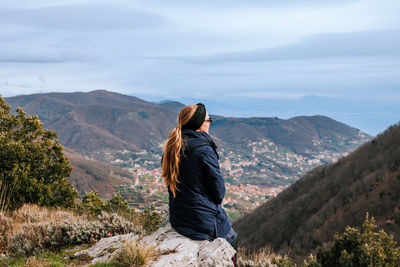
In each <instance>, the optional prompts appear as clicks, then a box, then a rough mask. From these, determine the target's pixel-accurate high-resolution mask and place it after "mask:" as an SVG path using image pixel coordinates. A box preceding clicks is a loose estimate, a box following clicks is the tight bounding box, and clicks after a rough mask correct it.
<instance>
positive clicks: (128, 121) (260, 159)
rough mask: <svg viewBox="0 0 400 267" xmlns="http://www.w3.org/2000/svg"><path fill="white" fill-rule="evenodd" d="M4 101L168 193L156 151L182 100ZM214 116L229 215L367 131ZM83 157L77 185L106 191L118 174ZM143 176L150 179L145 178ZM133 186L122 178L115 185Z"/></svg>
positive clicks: (96, 95)
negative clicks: (100, 172) (93, 165)
mask: <svg viewBox="0 0 400 267" xmlns="http://www.w3.org/2000/svg"><path fill="white" fill-rule="evenodd" d="M6 101H7V102H8V103H9V104H10V105H11V108H12V110H15V109H16V107H17V106H20V107H22V108H23V109H24V110H25V112H27V113H28V114H35V115H38V117H39V119H40V120H41V121H42V122H43V124H44V127H45V128H47V129H52V130H55V131H56V132H57V135H58V138H59V140H60V143H61V144H62V145H63V146H64V147H67V148H69V149H70V150H71V151H75V152H77V153H79V154H81V155H83V157H81V158H82V159H85V156H86V157H88V158H91V159H95V160H98V161H102V162H105V163H109V164H113V165H116V166H118V167H124V168H129V169H130V171H131V173H132V174H133V175H134V176H135V177H140V178H144V179H142V180H140V181H141V182H140V183H141V184H139V185H138V190H144V191H146V192H145V193H146V194H149V195H151V196H158V197H159V198H162V199H166V198H165V194H166V192H164V191H162V190H160V189H161V188H163V189H165V188H164V186H163V184H162V183H159V182H157V180H158V179H159V178H160V177H159V176H160V159H161V154H162V149H163V143H164V141H165V140H166V139H167V138H168V134H169V132H170V131H171V130H172V129H173V128H174V127H175V126H176V122H177V116H178V112H179V110H180V109H181V108H182V107H183V104H182V103H179V102H175V101H163V102H160V103H150V102H147V101H144V100H141V99H139V98H136V97H133V96H127V95H122V94H118V93H113V92H109V91H105V90H97V91H92V92H88V93H81V92H76V93H46V94H34V95H23V96H17V97H10V98H6ZM210 113H212V110H210ZM212 117H213V119H214V123H213V125H212V126H211V128H210V134H211V136H212V137H213V138H214V140H215V141H216V143H217V145H218V152H219V155H220V161H221V169H222V172H223V175H224V177H225V181H226V182H227V184H230V185H232V186H234V187H235V188H231V189H230V192H231V193H230V195H229V197H231V201H230V203H228V204H227V206H228V205H230V207H229V211H228V212H230V214H231V215H232V216H234V217H235V216H236V217H237V216H239V215H240V214H241V213H242V212H246V211H248V210H250V209H253V208H254V207H255V206H257V205H259V204H260V203H263V202H265V200H266V198H267V197H270V196H271V195H273V194H274V193H273V192H275V190H277V191H280V190H282V189H283V187H285V186H287V185H288V184H291V183H292V182H294V181H296V180H297V179H298V178H300V177H301V175H303V174H304V173H305V172H306V171H307V170H309V169H311V168H313V167H315V166H318V165H320V164H324V163H330V162H332V161H334V160H336V159H337V158H338V157H340V156H342V155H343V154H344V153H348V152H351V151H353V150H354V149H355V148H356V147H358V146H359V145H361V144H363V143H365V142H366V141H368V140H370V139H371V137H370V136H368V135H366V134H364V133H362V132H361V131H360V130H358V129H355V128H352V127H350V126H347V125H345V124H342V123H340V122H337V121H335V120H332V119H330V118H328V117H323V116H310V117H296V118H292V119H289V120H283V119H279V118H227V117H221V116H214V115H212ZM87 160H88V159H86V161H85V160H80V161H79V164H81V165H79V164H78V161H75V165H76V166H77V167H76V169H77V171H78V170H79V171H80V173H81V175H80V178H79V179H76V181H75V185H76V186H77V188H78V190H81V191H84V190H86V189H92V188H97V189H98V190H99V192H100V193H101V194H106V193H107V192H110V188H111V187H112V186H113V185H114V184H116V183H118V179H116V181H114V180H113V179H114V178H113V179H111V180H113V181H111V180H110V182H105V181H108V180H109V179H110V175H108V172H105V173H104V176H105V177H103V178H100V176H99V175H97V179H95V178H94V176H90V175H87V174H88V173H92V172H93V170H92V169H91V164H90V162H88V161H87ZM71 161H73V160H71ZM83 163H84V164H83ZM78 165H79V168H78ZM101 168H103V167H101ZM104 169H107V168H106V167H104ZM96 173H98V172H96ZM120 176H122V177H125V176H124V175H120ZM145 176H146V177H145ZM111 177H112V176H111ZM147 178H149V179H148V181H150V182H146V179H147ZM86 179H87V180H86ZM99 180H103V181H104V182H99ZM108 183H109V184H110V185H108V187H107V184H108ZM240 185H243V186H245V187H246V186H247V185H251V186H256V187H257V189H252V190H254V191H252V192H257V193H251V192H250V191H248V192H245V194H246V197H244V196H243V193H244V191H243V192H239V191H240V190H241V189H240V188H236V187H239V186H240ZM271 187H273V188H275V189H274V191H273V192H272V191H269V190H261V189H268V188H271ZM140 188H142V189H140ZM131 189H132V188H126V186H125V187H123V188H120V189H119V190H120V191H121V192H129V190H131ZM132 190H133V189H132ZM147 191H149V192H147ZM236 191H237V192H236ZM271 192H272V193H271ZM110 194H111V193H108V195H110ZM146 199H150V198H149V197H147V198H146ZM136 200H137V199H136V198H134V199H132V203H133V202H139V201H136Z"/></svg>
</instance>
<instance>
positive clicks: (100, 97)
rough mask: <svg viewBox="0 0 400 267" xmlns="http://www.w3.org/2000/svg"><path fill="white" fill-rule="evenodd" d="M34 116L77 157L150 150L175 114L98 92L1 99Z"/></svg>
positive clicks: (126, 98) (145, 103) (109, 93)
mask: <svg viewBox="0 0 400 267" xmlns="http://www.w3.org/2000/svg"><path fill="white" fill-rule="evenodd" d="M6 101H7V102H8V103H9V104H10V105H11V106H12V108H13V109H15V108H16V106H21V107H22V108H23V109H24V110H25V112H27V113H28V114H36V115H38V117H39V119H40V120H41V121H42V122H43V124H44V126H45V127H46V128H48V129H52V130H56V132H57V134H58V137H59V139H60V142H61V144H63V145H64V146H67V147H69V148H71V149H73V150H74V151H77V152H79V153H82V154H86V155H91V154H93V153H94V152H97V151H110V150H111V151H113V150H123V149H127V150H133V151H140V150H142V149H151V148H152V147H153V146H156V145H159V144H160V143H161V142H162V141H163V140H164V139H165V137H166V136H167V135H168V133H169V131H170V130H171V129H172V128H173V127H174V124H175V121H176V113H172V112H169V110H168V109H167V108H164V107H163V106H160V105H156V104H152V103H149V102H146V101H144V100H141V99H139V98H136V97H132V96H126V95H121V94H118V93H112V92H108V91H104V90H98V91H92V92H89V93H80V92H77V93H47V94H35V95H24V96H17V97H10V98H6Z"/></svg>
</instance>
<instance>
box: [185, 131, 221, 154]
mask: <svg viewBox="0 0 400 267" xmlns="http://www.w3.org/2000/svg"><path fill="white" fill-rule="evenodd" d="M182 134H183V136H184V140H185V149H186V150H187V151H190V150H193V149H195V148H197V147H201V146H211V147H212V148H213V149H214V151H216V149H217V145H216V144H215V143H214V141H213V140H212V139H211V136H209V135H208V134H207V133H205V132H197V131H193V130H190V129H183V130H182Z"/></svg>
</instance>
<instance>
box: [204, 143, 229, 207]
mask: <svg viewBox="0 0 400 267" xmlns="http://www.w3.org/2000/svg"><path fill="white" fill-rule="evenodd" d="M202 159H203V160H202V162H203V173H204V181H205V185H206V188H207V190H208V191H209V192H210V193H211V198H212V200H213V201H214V203H215V204H216V205H218V204H221V203H222V200H223V199H224V196H225V182H224V178H223V177H222V175H221V170H220V167H219V164H218V158H217V155H216V154H215V152H214V150H213V149H212V148H211V147H209V146H207V147H206V149H204V150H203V151H202Z"/></svg>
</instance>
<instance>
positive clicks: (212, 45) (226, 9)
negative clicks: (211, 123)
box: [0, 0, 400, 135]
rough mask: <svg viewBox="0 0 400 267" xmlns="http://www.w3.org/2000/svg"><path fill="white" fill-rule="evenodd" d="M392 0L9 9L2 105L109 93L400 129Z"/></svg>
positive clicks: (0, 58) (397, 35)
mask: <svg viewBox="0 0 400 267" xmlns="http://www.w3.org/2000/svg"><path fill="white" fill-rule="evenodd" d="M399 14H400V2H399V1H395V0H330V1H320V0H308V1H306V0H303V1H302V0H285V1H276V0H251V1H248V0H202V1H198V0H197V1H194V0H193V1H192V0H168V1H164V0H158V1H155V0H136V1H135V0H125V1H123V0H112V1H111V0H110V1H107V0H103V1H102V0H57V1H54V0H35V1H31V0H18V1H14V0H12V1H11V0H2V1H1V3H0V94H1V95H2V96H14V95H18V94H31V93H38V92H54V91H58V92H73V91H92V90H96V89H106V90H109V91H114V92H120V93H123V94H129V95H134V96H138V97H141V98H143V99H145V100H150V101H160V100H163V99H172V100H179V101H181V102H183V103H185V104H192V103H193V102H195V101H202V102H204V103H205V104H206V105H207V106H208V109H209V111H210V112H211V113H214V114H219V115H225V116H241V117H246V116H264V117H271V116H277V117H280V118H290V117H293V116H298V115H316V114H320V115H326V116H329V117H332V118H334V119H336V120H339V121H341V122H344V123H347V124H349V125H351V126H353V127H356V128H359V129H361V130H362V131H365V132H367V133H369V134H373V135H375V134H377V133H379V132H381V131H383V130H385V129H386V128H387V127H388V126H389V125H391V124H393V123H396V122H398V121H399V120H400V105H399V104H398V103H400V60H399V59H400V16H399Z"/></svg>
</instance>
